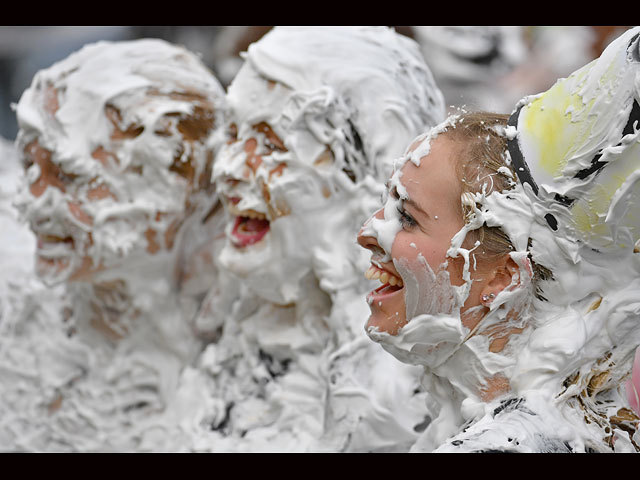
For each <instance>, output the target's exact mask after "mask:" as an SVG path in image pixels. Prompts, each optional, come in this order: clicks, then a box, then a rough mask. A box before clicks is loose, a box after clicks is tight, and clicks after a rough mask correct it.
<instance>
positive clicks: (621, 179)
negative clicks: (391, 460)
mask: <svg viewBox="0 0 640 480" xmlns="http://www.w3.org/2000/svg"><path fill="white" fill-rule="evenodd" d="M639 32H640V29H634V30H630V31H628V32H627V33H625V34H624V35H623V36H622V37H620V38H619V39H618V40H616V41H615V42H613V43H612V44H611V45H610V46H609V48H608V49H607V50H605V52H603V54H602V56H601V57H600V58H599V59H598V60H597V61H594V62H593V63H591V64H588V65H586V66H585V67H583V68H582V69H580V70H578V71H577V72H575V73H574V74H573V75H571V76H570V77H569V78H567V79H563V80H561V81H559V82H557V83H556V85H554V86H553V87H552V88H551V89H550V90H549V91H547V92H545V93H543V94H540V95H536V96H531V97H527V98H525V99H524V100H523V101H521V102H520V103H519V105H518V108H517V109H516V111H515V112H514V114H513V115H512V116H511V117H509V116H503V115H496V114H484V113H475V114H461V115H456V116H452V117H450V118H449V119H448V120H447V121H445V122H444V123H443V124H441V125H440V126H438V127H435V128H434V129H432V130H431V131H430V132H429V133H428V134H425V135H423V136H421V137H419V138H418V139H417V140H416V141H414V142H413V144H412V145H411V146H410V148H409V149H408V151H407V154H406V155H405V156H404V157H403V158H402V159H400V160H399V161H398V162H396V165H395V170H394V174H393V175H392V176H391V178H390V180H389V182H388V198H387V200H386V202H385V204H384V206H383V208H381V209H380V210H379V211H378V212H376V213H375V214H374V216H373V217H372V218H371V219H370V220H369V221H368V222H366V223H365V225H364V227H363V228H362V230H361V232H360V235H359V237H358V241H359V243H360V244H361V245H362V246H363V247H365V248H367V249H369V250H370V251H371V253H372V256H371V267H370V268H369V270H368V271H367V273H366V276H368V277H377V278H379V279H380V281H381V282H382V283H383V285H382V286H381V287H379V288H378V289H376V290H374V291H373V292H371V293H370V294H369V296H368V300H369V303H370V310H371V316H370V318H369V320H368V323H367V327H366V328H367V332H368V334H369V336H370V338H372V339H373V340H374V341H377V342H379V343H380V344H381V345H382V346H383V347H384V348H385V349H386V350H387V351H388V352H390V353H391V354H392V355H394V356H395V357H397V358H398V359H400V360H402V361H404V362H407V363H411V364H417V365H422V366H423V367H424V372H425V375H424V377H423V383H424V385H425V387H426V388H427V390H428V391H429V392H430V394H431V396H430V397H431V400H432V405H431V411H432V412H433V413H435V414H436V418H435V419H434V421H433V422H432V423H431V424H430V425H429V427H428V428H427V429H426V430H425V432H424V433H423V435H422V436H421V438H420V439H419V440H418V442H416V444H414V446H413V448H412V450H413V451H416V452H420V451H438V452H444V451H475V452H481V451H520V452H591V451H595V452H605V451H615V452H618V451H637V450H638V449H639V445H640V442H639V440H640V438H639V435H638V434H637V426H638V420H639V419H638V417H637V416H636V415H635V414H634V413H633V412H632V410H631V409H630V408H629V405H628V402H627V400H626V394H625V392H624V383H625V381H626V380H627V379H628V378H629V374H630V370H631V365H632V361H633V356H634V352H635V349H636V347H637V346H638V344H640V317H639V314H640V301H638V298H637V291H638V287H639V286H640V258H638V256H637V254H636V253H635V252H634V244H635V243H636V242H637V241H638V239H640V223H639V222H638V219H637V217H636V216H635V212H636V211H637V202H638V200H639V198H640V197H639V195H640V186H639V185H638V181H637V180H638V170H639V168H638V167H640V142H639V138H640V133H639V132H638V130H637V125H636V124H635V122H636V121H637V120H638V118H639V110H640V107H639V106H638V99H639V97H638V94H639V92H638V91H637V78H638V74H639V72H640V64H639V63H638V59H639V58H640V51H639V42H638V33H639ZM549 126H553V128H549ZM614 273H615V275H614Z"/></svg>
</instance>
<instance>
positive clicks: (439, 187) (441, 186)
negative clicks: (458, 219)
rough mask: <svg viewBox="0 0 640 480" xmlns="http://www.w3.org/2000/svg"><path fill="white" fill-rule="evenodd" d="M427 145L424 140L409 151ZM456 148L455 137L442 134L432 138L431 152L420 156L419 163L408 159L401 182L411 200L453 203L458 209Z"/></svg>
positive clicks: (403, 167) (458, 184)
mask: <svg viewBox="0 0 640 480" xmlns="http://www.w3.org/2000/svg"><path fill="white" fill-rule="evenodd" d="M424 147H425V145H424V143H421V142H414V144H413V145H412V146H411V147H410V149H409V152H413V151H415V152H420V151H421V149H422V148H424ZM456 151H457V149H456V148H455V144H454V143H453V142H452V141H451V140H449V139H448V138H447V137H446V136H443V135H439V136H438V137H436V138H432V139H431V140H430V143H429V145H428V153H426V154H425V155H423V156H421V157H420V158H419V164H418V165H417V164H416V163H414V162H413V161H411V160H407V161H406V162H405V164H404V165H403V166H402V175H401V177H400V181H401V182H402V185H403V186H404V187H405V188H406V190H407V193H408V194H409V196H410V198H411V199H413V200H414V201H416V202H418V203H420V202H421V201H422V202H425V203H434V202H435V203H437V204H438V205H446V204H450V205H451V206H452V208H455V206H456V205H457V203H459V199H460V192H461V185H460V179H459V176H458V173H457V169H456V168H455V166H456V160H457V159H456ZM456 202H457V203H456Z"/></svg>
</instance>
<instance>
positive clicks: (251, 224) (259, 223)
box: [242, 218, 269, 233]
mask: <svg viewBox="0 0 640 480" xmlns="http://www.w3.org/2000/svg"><path fill="white" fill-rule="evenodd" d="M268 227H269V221H268V220H259V219H257V218H250V219H248V220H246V221H245V222H244V223H243V224H242V230H244V231H245V232H250V233H255V232H261V231H262V230H264V229H265V228H268Z"/></svg>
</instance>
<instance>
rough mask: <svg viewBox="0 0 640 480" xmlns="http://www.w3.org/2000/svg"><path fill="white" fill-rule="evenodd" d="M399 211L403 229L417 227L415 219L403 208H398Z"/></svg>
mask: <svg viewBox="0 0 640 480" xmlns="http://www.w3.org/2000/svg"><path fill="white" fill-rule="evenodd" d="M397 210H398V213H399V214H400V224H401V225H402V227H403V228H412V227H415V226H416V225H417V223H416V221H415V220H414V218H413V217H412V216H411V215H409V214H408V213H407V212H406V211H405V210H404V209H403V208H402V207H397Z"/></svg>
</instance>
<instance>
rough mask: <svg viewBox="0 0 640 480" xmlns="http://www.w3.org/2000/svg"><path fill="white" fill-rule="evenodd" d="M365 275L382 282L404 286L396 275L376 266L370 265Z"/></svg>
mask: <svg viewBox="0 0 640 480" xmlns="http://www.w3.org/2000/svg"><path fill="white" fill-rule="evenodd" d="M364 276H365V278H366V279H367V280H380V283H382V284H383V285H384V284H387V283H388V284H389V285H391V286H398V287H401V288H402V287H403V283H402V280H401V279H400V278H398V277H396V276H395V275H393V274H391V273H389V272H385V271H383V270H380V269H378V268H377V267H375V266H373V265H372V266H370V267H369V268H368V269H367V270H366V271H365V272H364Z"/></svg>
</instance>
